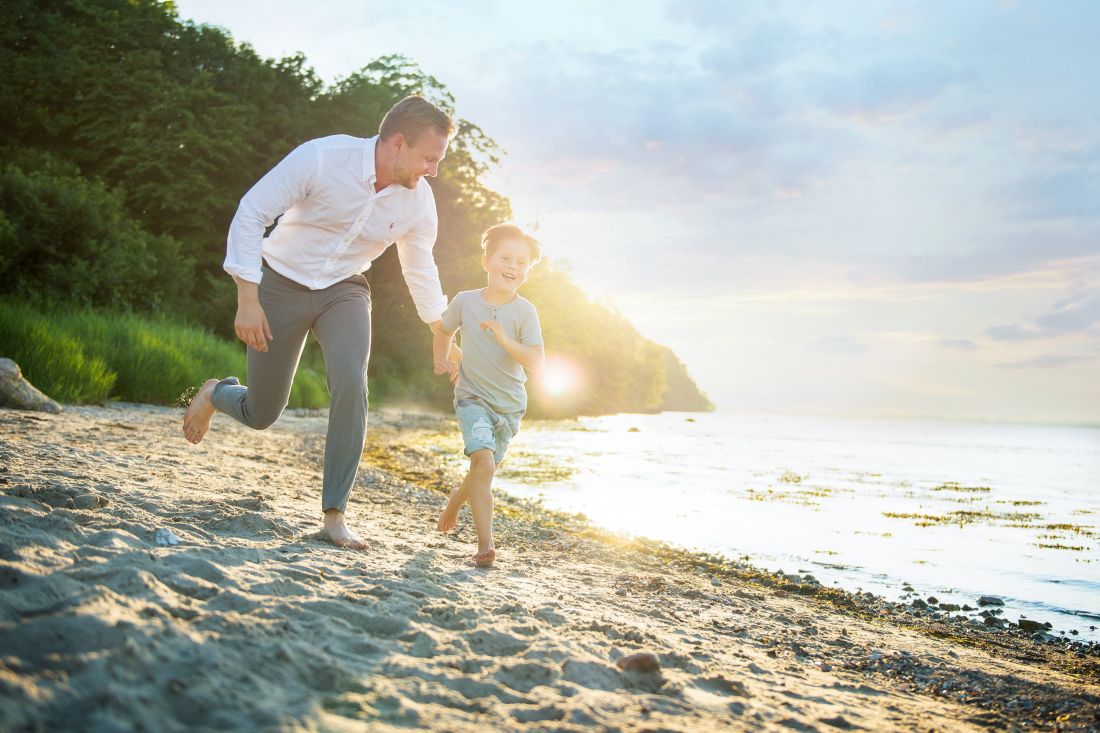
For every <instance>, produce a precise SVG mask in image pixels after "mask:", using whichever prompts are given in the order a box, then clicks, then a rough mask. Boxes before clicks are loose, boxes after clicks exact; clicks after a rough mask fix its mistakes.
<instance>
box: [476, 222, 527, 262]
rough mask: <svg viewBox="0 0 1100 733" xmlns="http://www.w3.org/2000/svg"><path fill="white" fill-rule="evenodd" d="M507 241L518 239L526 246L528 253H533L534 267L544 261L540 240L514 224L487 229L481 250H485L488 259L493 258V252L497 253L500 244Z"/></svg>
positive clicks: (506, 223) (498, 225)
mask: <svg viewBox="0 0 1100 733" xmlns="http://www.w3.org/2000/svg"><path fill="white" fill-rule="evenodd" d="M506 239H518V240H520V241H521V242H523V243H524V244H526V245H527V249H528V251H529V252H530V253H531V264H532V265H533V264H535V263H536V262H538V261H539V260H541V259H542V247H541V246H540V245H539V240H537V239H535V238H534V237H532V236H531V235H530V234H528V233H527V232H525V231H523V230H522V229H520V228H519V227H518V226H516V225H515V224H513V223H512V222H505V223H503V224H494V225H493V226H491V227H489V228H488V229H486V230H485V233H484V234H482V235H481V248H482V249H483V250H485V255H486V256H487V257H492V255H493V252H496V250H497V247H499V246H500V243H501V242H503V241H504V240H506Z"/></svg>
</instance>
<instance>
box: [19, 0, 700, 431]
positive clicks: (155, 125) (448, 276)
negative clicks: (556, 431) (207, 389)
mask: <svg viewBox="0 0 1100 733" xmlns="http://www.w3.org/2000/svg"><path fill="white" fill-rule="evenodd" d="M4 6H5V10H6V11H7V12H6V13H5V18H6V20H7V22H6V23H5V24H3V25H2V26H0V68H3V70H4V71H3V72H2V73H0V105H3V108H4V109H5V115H4V117H3V118H0V133H2V134H3V138H2V141H0V155H2V162H3V165H2V167H0V277H3V278H4V280H5V282H6V283H8V284H9V288H10V289H11V290H12V291H13V292H14V294H16V295H17V296H18V297H19V298H21V299H23V300H26V301H28V302H38V303H42V304H60V303H69V304H82V305H93V306H97V307H108V308H114V309H124V310H134V311H143V312H150V313H153V312H157V311H160V312H165V311H167V312H170V313H172V314H173V317H175V318H177V319H180V320H183V321H190V322H192V323H200V324H206V325H208V326H209V327H211V328H214V329H215V331H216V332H218V333H220V334H221V335H222V336H224V337H226V338H232V314H233V309H234V307H235V298H234V294H235V290H234V288H233V286H232V282H231V281H230V279H229V278H227V277H226V276H225V275H224V273H223V272H222V271H221V262H222V260H223V258H224V254H225V233H226V231H227V229H228V226H229V222H230V220H231V218H232V216H233V213H234V211H235V209H236V205H237V202H238V201H239V199H240V198H241V196H242V195H243V194H244V192H245V191H246V190H248V188H249V187H250V186H251V185H252V183H254V182H255V181H256V180H257V179H258V178H259V177H260V176H262V175H263V174H264V173H265V172H266V171H267V170H268V169H270V168H271V166H272V165H274V164H275V163H276V162H277V161H278V160H279V159H280V158H282V157H283V156H284V155H286V154H287V153H288V152H289V151H290V150H291V149H293V148H294V147H295V146H297V145H298V144H300V143H301V142H303V141H305V140H308V139H311V138H315V137H320V136H323V135H329V134H334V133H347V134H352V135H358V136H364V137H365V136H371V135H374V134H375V133H376V132H377V130H378V125H379V123H380V122H381V119H382V116H383V115H384V114H385V112H386V111H387V110H388V109H389V108H390V107H391V106H392V105H393V104H394V103H395V102H397V101H398V100H400V99H402V98H403V97H405V96H407V95H409V94H420V95H422V96H424V97H426V98H428V99H430V100H432V101H433V102H435V103H436V104H438V105H440V106H441V107H443V108H444V109H446V110H447V111H449V112H451V113H452V114H453V112H454V110H455V99H454V97H453V95H452V94H451V93H450V92H449V91H448V90H447V88H446V87H445V86H444V85H443V84H442V83H441V82H440V81H439V80H438V79H436V78H434V77H432V76H430V75H428V74H425V73H424V72H423V71H422V70H421V69H420V68H419V67H418V66H417V65H416V64H415V63H413V62H412V61H410V60H408V59H406V58H403V57H400V56H386V57H382V58H379V59H376V60H374V61H372V62H370V63H369V64H367V65H366V66H364V67H363V68H362V69H360V70H359V71H357V72H355V73H353V74H351V75H349V76H347V77H345V78H343V79H340V80H338V81H337V82H336V83H334V84H332V85H330V86H326V85H324V84H323V83H322V82H321V81H320V80H319V79H318V77H317V76H316V74H315V73H314V72H313V70H312V69H311V68H310V67H309V66H308V64H307V62H306V59H305V58H304V57H303V56H301V55H295V56H290V57H287V58H283V59H277V60H272V59H264V58H261V57H259V56H258V55H257V54H256V53H255V51H254V50H253V49H252V48H251V47H249V46H248V45H247V44H238V43H236V42H235V41H234V40H233V39H232V38H231V37H230V36H229V35H228V34H227V33H226V32H225V31H223V30H221V29H218V28H212V27H208V26H202V25H195V24H193V23H190V22H185V21H181V20H180V19H179V18H178V17H177V16H176V14H175V11H174V9H173V6H172V4H171V3H160V2H154V1H153V0H50V2H46V3H43V2H40V1H39V0H4ZM456 123H457V127H458V132H457V135H456V137H455V139H454V140H453V142H452V144H451V147H450V150H449V152H448V155H447V157H446V159H445V160H444V162H443V165H441V166H440V172H439V175H438V176H437V177H436V178H435V179H432V180H431V185H432V187H433V189H434V191H435V196H436V203H437V208H438V210H439V224H440V228H439V238H438V241H437V244H436V250H435V252H436V260H437V262H438V264H439V269H440V275H441V279H442V281H443V285H444V289H445V291H446V292H448V293H449V294H454V293H455V292H457V291H458V290H463V289H469V288H473V287H479V286H480V285H482V284H483V283H484V274H483V273H482V271H481V267H480V261H479V257H480V249H479V240H480V235H481V232H482V231H483V230H484V229H485V228H487V227H488V226H490V225H492V224H495V223H498V222H500V221H504V220H507V219H509V218H510V217H511V207H510V204H509V202H508V200H507V198H505V197H504V196H502V195H501V194H499V193H497V192H495V191H492V190H490V189H488V188H487V187H485V186H484V185H483V184H482V183H481V181H482V179H483V177H484V175H485V174H486V173H487V172H488V171H489V170H490V169H491V168H492V167H493V166H494V165H496V164H497V163H498V162H499V160H500V156H501V155H502V152H501V150H500V148H499V147H498V146H497V144H496V142H495V141H494V140H493V139H492V138H491V137H490V136H489V135H487V134H486V133H485V132H484V131H483V130H481V129H480V128H479V127H478V126H477V125H476V124H474V123H473V122H470V121H468V120H463V119H458V120H456ZM369 276H370V282H371V288H372V299H373V312H374V319H373V322H374V329H373V333H374V343H373V349H372V357H371V364H370V378H371V390H372V398H374V399H375V401H376V402H377V400H378V398H382V399H389V400H394V399H408V400H416V401H419V402H423V403H428V404H431V405H437V406H441V405H443V404H445V403H446V401H447V400H448V391H449V386H448V385H447V383H446V381H445V380H442V379H439V378H437V377H434V376H433V375H432V374H431V364H430V361H431V360H430V357H429V354H430V338H429V333H428V330H427V329H426V328H424V327H423V325H422V324H421V323H420V321H419V319H418V318H417V316H416V312H415V309H414V307H413V304H412V301H411V299H410V297H409V294H408V291H407V289H406V288H405V284H404V282H403V279H402V276H401V272H400V267H399V265H398V262H397V258H396V256H395V253H394V251H393V248H391V249H390V250H389V251H388V252H387V253H386V254H385V255H383V257H381V258H380V259H379V260H378V261H376V262H375V263H374V265H373V266H372V268H371V270H370V273H369ZM527 295H528V297H530V299H531V300H532V301H533V302H535V304H536V305H537V306H538V307H539V309H540V315H541V317H542V321H543V325H544V330H545V335H546V338H547V343H548V344H549V345H550V351H551V352H558V353H562V354H565V355H568V356H569V358H570V359H571V360H573V361H574V362H576V363H577V364H579V365H581V367H582V368H583V371H584V372H585V373H586V374H588V375H589V379H588V380H587V387H586V389H584V390H583V391H581V392H578V393H576V394H574V395H573V396H572V398H571V399H558V400H551V399H549V398H540V397H538V396H536V397H535V398H534V399H533V401H532V408H533V410H534V411H535V412H536V413H539V414H577V413H586V414H598V413H605V412H614V411H630V410H657V409H661V408H662V407H663V406H664V402H665V400H666V398H667V395H668V394H669V389H670V386H674V387H675V388H676V390H678V393H679V394H681V395H688V397H687V398H684V399H678V401H677V404H678V406H679V407H680V408H681V409H683V408H684V406H685V404H686V405H688V407H689V408H691V407H694V408H697V409H706V407H707V405H708V404H709V403H707V402H706V399H705V398H704V397H702V395H701V394H699V393H698V390H697V389H696V388H695V387H694V384H693V383H691V381H690V378H688V377H687V375H686V371H685V370H683V368H682V365H679V362H678V361H676V360H675V357H674V356H673V357H671V359H670V358H669V354H666V353H665V352H667V350H664V349H662V347H659V346H657V345H656V344H653V343H651V342H649V341H648V340H646V339H644V338H643V337H642V336H640V335H639V334H638V333H637V331H635V330H634V328H633V327H631V326H630V324H629V323H628V322H627V321H626V320H625V319H623V318H622V317H620V316H619V315H618V314H616V313H613V312H612V311H610V310H608V309H606V308H603V307H601V306H599V305H596V304H594V303H592V302H590V301H589V300H588V299H587V298H586V297H585V296H584V294H583V293H582V292H581V291H580V290H579V289H578V288H577V287H576V286H575V285H574V284H573V283H572V282H571V280H570V279H569V277H568V275H567V274H566V273H564V272H562V271H561V270H556V269H554V267H553V265H552V264H551V263H543V264H541V265H539V268H538V270H537V274H536V276H535V278H534V279H533V281H532V282H531V283H530V285H529V292H527ZM311 348H313V347H311ZM669 353H670V352H669ZM308 357H309V355H308V354H307V358H308ZM677 365H678V366H677ZM198 376H202V375H198Z"/></svg>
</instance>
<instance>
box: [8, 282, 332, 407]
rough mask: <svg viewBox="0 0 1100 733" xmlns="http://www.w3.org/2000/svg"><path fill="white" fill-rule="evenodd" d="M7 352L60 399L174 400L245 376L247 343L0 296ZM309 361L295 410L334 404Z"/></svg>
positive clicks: (152, 320) (154, 321)
mask: <svg viewBox="0 0 1100 733" xmlns="http://www.w3.org/2000/svg"><path fill="white" fill-rule="evenodd" d="M0 356H4V357H7V358H9V359H12V360H13V361H15V363H16V364H18V365H19V367H20V369H21V370H22V372H23V376H24V377H26V378H27V380H28V381H30V383H31V384H33V385H34V386H36V387H37V388H38V389H40V390H42V391H43V392H45V393H46V394H47V395H49V396H50V397H52V398H53V399H55V400H58V401H59V402H66V403H70V404H89V403H97V402H103V401H104V400H108V399H117V400H123V401H126V402H146V403H151V404H157V405H171V404H175V403H176V402H177V401H178V400H179V399H180V397H181V395H183V394H185V393H186V392H187V391H188V390H189V389H192V388H194V387H195V386H196V385H198V384H200V383H202V382H203V381H204V380H206V379H209V378H210V377H226V376H229V375H237V376H239V377H241V378H242V380H243V378H244V376H245V373H246V369H245V350H244V347H243V346H242V345H241V344H237V343H232V342H229V341H225V340H222V339H220V338H218V337H217V336H214V335H213V334H211V333H210V332H208V331H205V330H203V329H200V328H195V327H193V326H187V325H182V324H179V323H175V322H173V321H171V320H170V319H169V318H167V317H143V316H137V315H133V314H125V313H124V314H119V313H110V312H105V311H97V310H92V309H82V310H53V311H43V310H38V309H35V308H31V307H29V306H26V305H21V304H16V303H10V302H5V301H0ZM315 361H317V360H316V359H311V358H308V357H307V358H305V359H303V364H302V365H301V367H300V368H299V369H298V374H297V377H296V378H295V380H294V386H293V387H292V389H291V394H290V406H291V407H307V408H317V407H324V406H326V405H327V404H328V390H327V388H326V387H325V380H324V377H323V375H322V373H323V368H318V367H319V365H318V364H316V363H314V362H315Z"/></svg>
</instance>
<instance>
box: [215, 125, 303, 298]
mask: <svg viewBox="0 0 1100 733" xmlns="http://www.w3.org/2000/svg"><path fill="white" fill-rule="evenodd" d="M320 176H321V151H320V149H319V148H318V146H317V145H316V144H315V143H314V142H312V141H311V142H307V143H303V144H302V145H299V146H298V147H297V148H295V149H294V150H292V151H291V152H290V154H289V155H287V156H286V157H285V158H283V159H282V160H281V161H279V163H278V165H276V166H275V167H274V168H272V169H271V170H270V171H268V172H267V174H266V175H265V176H264V177H263V178H261V179H260V180H259V181H257V182H256V185H254V186H253V187H252V188H251V189H249V191H248V193H246V194H245V195H244V198H242V199H241V201H240V204H239V205H238V206H237V213H236V214H235V215H234V216H233V221H232V223H231V224H230V225H229V237H228V239H227V242H226V255H225V262H224V263H223V264H222V267H223V268H224V269H225V271H226V272H228V273H229V274H230V275H232V276H233V277H239V278H240V279H242V280H247V281H249V282H254V283H258V282H260V280H261V279H262V277H263V275H262V273H261V270H260V264H261V261H262V258H263V239H264V230H265V229H266V228H267V227H269V226H271V224H272V223H273V222H274V221H275V218H276V217H278V216H279V215H280V214H282V213H284V212H285V211H286V210H287V209H289V208H290V207H291V206H293V205H294V204H295V203H297V202H298V201H301V200H303V199H305V198H307V197H309V195H310V192H311V191H312V190H313V188H314V186H316V184H317V182H318V180H320Z"/></svg>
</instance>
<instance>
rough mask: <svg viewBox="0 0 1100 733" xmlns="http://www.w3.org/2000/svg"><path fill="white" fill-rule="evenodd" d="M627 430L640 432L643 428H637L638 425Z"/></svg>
mask: <svg viewBox="0 0 1100 733" xmlns="http://www.w3.org/2000/svg"><path fill="white" fill-rule="evenodd" d="M626 432H628V433H640V432H642V429H641V428H636V427H632V428H630V429H628V430H627V431H626Z"/></svg>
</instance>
